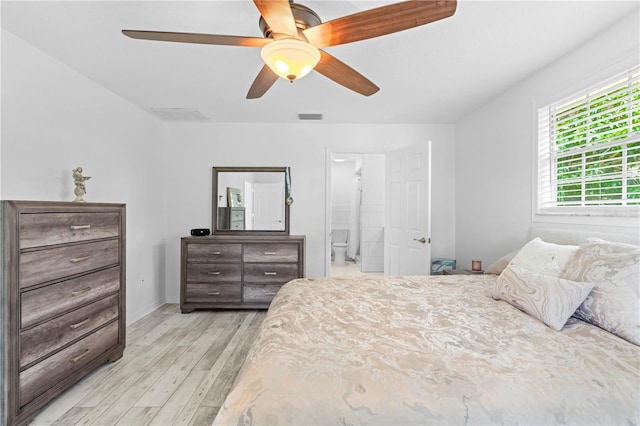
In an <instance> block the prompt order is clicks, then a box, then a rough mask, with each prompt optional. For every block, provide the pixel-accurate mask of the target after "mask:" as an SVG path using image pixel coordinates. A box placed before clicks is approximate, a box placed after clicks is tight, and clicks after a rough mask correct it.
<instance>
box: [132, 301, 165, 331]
mask: <svg viewBox="0 0 640 426" xmlns="http://www.w3.org/2000/svg"><path fill="white" fill-rule="evenodd" d="M165 303H166V302H165V301H164V299H158V300H156V301H154V302H153V303H151V304H149V305H147V306H144V307H142V308H140V309H136V310H135V311H134V312H127V327H128V326H130V325H131V324H133V323H134V322H136V321H138V320H139V319H141V318H144V317H145V316H147V315H149V314H150V313H151V312H153V311H155V310H156V309H158V308H160V307H161V306H162V305H164V304H165Z"/></svg>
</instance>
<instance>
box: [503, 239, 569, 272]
mask: <svg viewBox="0 0 640 426" xmlns="http://www.w3.org/2000/svg"><path fill="white" fill-rule="evenodd" d="M577 250H578V246H571V245H560V244H553V243H547V242H545V241H542V240H541V239H540V238H534V239H533V240H531V241H529V242H528V243H527V244H525V245H524V246H523V247H522V248H521V249H520V251H519V252H518V254H516V255H515V256H514V258H513V259H511V264H512V265H517V266H520V267H521V268H524V269H526V270H528V271H531V272H536V273H538V274H544V275H551V276H552V277H562V275H563V274H564V272H565V270H566V268H567V265H568V264H569V261H570V260H571V259H572V258H573V256H574V254H575V253H576V251H577Z"/></svg>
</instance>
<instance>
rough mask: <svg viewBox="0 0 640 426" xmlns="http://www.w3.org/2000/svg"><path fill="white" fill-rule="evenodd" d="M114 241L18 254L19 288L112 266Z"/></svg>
mask: <svg viewBox="0 0 640 426" xmlns="http://www.w3.org/2000/svg"><path fill="white" fill-rule="evenodd" d="M118 262H119V252H118V240H106V241H96V242H92V243H84V244H73V245H69V246H62V247H56V248H52V249H47V250H38V251H32V252H28V253H22V254H21V255H20V287H21V288H24V287H29V286H31V285H34V284H38V283H42V282H46V281H49V280H55V279H58V278H64V277H66V276H69V275H73V274H79V273H82V272H87V271H91V270H93V269H96V268H100V267H104V266H109V265H115V264H117V263H118Z"/></svg>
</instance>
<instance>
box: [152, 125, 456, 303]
mask: <svg viewBox="0 0 640 426" xmlns="http://www.w3.org/2000/svg"><path fill="white" fill-rule="evenodd" d="M453 136H454V131H453V126H451V125H409V124H407V125H383V124H366V125H365V124H363V125H359V124H349V125H346V124H345V125H333V124H323V123H301V124H289V125H279V124H215V123H199V124H169V125H167V141H168V153H167V155H168V158H170V159H171V163H170V167H167V170H166V172H167V174H168V176H167V180H166V182H167V184H166V187H165V188H164V189H165V191H166V192H167V194H170V197H169V198H168V199H167V206H166V218H167V223H166V232H165V235H166V238H167V257H166V278H167V289H166V294H167V301H168V302H177V301H178V300H179V283H180V237H183V236H186V235H188V234H189V230H190V229H191V228H196V227H205V228H209V227H211V167H212V166H290V167H291V175H292V191H293V194H292V195H293V198H294V200H295V202H294V203H293V205H292V206H291V234H292V235H306V237H307V240H306V242H307V256H306V262H307V264H306V265H307V268H306V273H307V276H308V277H320V276H324V265H325V256H326V251H325V244H326V242H325V238H328V230H327V229H325V228H326V207H325V203H326V199H327V196H326V188H325V186H326V183H327V178H326V167H327V166H326V159H327V153H328V152H350V153H360V152H385V151H388V150H390V149H393V148H394V147H397V148H400V147H402V146H406V145H409V144H414V143H420V142H422V143H424V142H425V141H427V140H431V141H433V158H434V167H433V181H434V188H435V189H434V191H433V196H432V200H433V210H434V212H433V216H432V217H433V223H434V233H433V234H434V244H433V247H432V254H433V255H434V256H442V257H451V256H452V255H453V253H454V242H453V230H454V223H453V220H454V218H453V211H454V209H453V194H452V186H451V185H452V184H451V182H452V181H453V179H454V172H453V169H452V167H451V165H452V164H453V161H454V159H453V153H454V146H453V145H454V138H453ZM436 161H437V162H438V164H437V165H436V164H435V162H436ZM436 224H437V226H435V225H436ZM435 228H437V229H435ZM436 235H437V239H436V238H435V236H436Z"/></svg>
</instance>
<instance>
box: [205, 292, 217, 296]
mask: <svg viewBox="0 0 640 426" xmlns="http://www.w3.org/2000/svg"><path fill="white" fill-rule="evenodd" d="M207 294H208V295H209V296H219V295H220V292H219V291H212V292H210V293H207Z"/></svg>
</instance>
